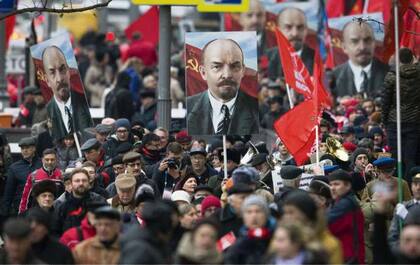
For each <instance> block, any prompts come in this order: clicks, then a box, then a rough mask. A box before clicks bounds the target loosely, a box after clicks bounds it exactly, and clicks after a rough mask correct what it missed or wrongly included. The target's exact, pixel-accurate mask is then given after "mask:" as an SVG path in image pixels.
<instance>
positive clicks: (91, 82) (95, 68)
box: [84, 63, 112, 107]
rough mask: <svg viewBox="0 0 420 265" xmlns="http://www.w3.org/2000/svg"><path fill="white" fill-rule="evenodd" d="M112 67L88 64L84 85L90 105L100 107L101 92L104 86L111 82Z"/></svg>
mask: <svg viewBox="0 0 420 265" xmlns="http://www.w3.org/2000/svg"><path fill="white" fill-rule="evenodd" d="M111 77H112V68H111V67H110V66H109V65H105V66H100V65H99V64H97V63H95V64H92V65H90V66H89V68H88V70H87V72H86V76H85V80H84V85H85V88H86V92H87V93H88V95H89V96H90V97H89V98H90V106H92V107H100V106H101V99H102V94H103V93H104V90H105V88H107V87H108V86H109V85H110V84H111V79H112V78H111Z"/></svg>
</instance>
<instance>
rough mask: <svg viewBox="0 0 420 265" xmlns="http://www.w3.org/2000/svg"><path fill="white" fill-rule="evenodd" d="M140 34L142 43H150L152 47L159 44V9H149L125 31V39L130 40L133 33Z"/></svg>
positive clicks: (155, 7) (154, 7)
mask: <svg viewBox="0 0 420 265" xmlns="http://www.w3.org/2000/svg"><path fill="white" fill-rule="evenodd" d="M136 32H137V33H140V34H141V39H142V40H143V41H146V42H149V43H152V44H153V45H154V47H156V45H157V44H158V43H159V9H158V7H157V6H153V7H151V8H150V9H149V10H147V11H146V12H145V13H144V14H142V15H141V16H140V17H139V18H138V19H137V20H135V21H134V22H133V23H131V24H130V25H129V26H128V27H127V28H126V29H125V30H124V33H125V36H126V37H127V39H130V40H132V36H133V34H134V33H136Z"/></svg>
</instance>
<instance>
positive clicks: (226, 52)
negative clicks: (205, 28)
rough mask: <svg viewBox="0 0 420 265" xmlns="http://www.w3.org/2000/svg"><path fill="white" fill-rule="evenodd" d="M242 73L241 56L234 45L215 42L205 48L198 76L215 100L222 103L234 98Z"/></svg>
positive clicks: (229, 42) (223, 41)
mask: <svg viewBox="0 0 420 265" xmlns="http://www.w3.org/2000/svg"><path fill="white" fill-rule="evenodd" d="M244 73H245V68H244V64H243V54H242V51H241V49H240V48H239V47H238V45H237V44H236V43H234V42H233V41H231V40H215V41H213V42H212V43H210V44H209V45H208V46H207V48H206V49H205V51H204V53H203V65H201V66H200V74H201V77H202V78H203V79H204V80H205V81H207V86H208V88H209V89H210V92H211V93H212V95H213V96H214V97H215V98H217V99H218V100H220V101H223V102H227V101H229V100H231V99H232V98H234V97H235V95H236V93H237V92H238V89H239V86H240V84H241V80H242V78H243V77H244Z"/></svg>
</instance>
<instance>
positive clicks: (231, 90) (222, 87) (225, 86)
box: [217, 79, 239, 101]
mask: <svg viewBox="0 0 420 265" xmlns="http://www.w3.org/2000/svg"><path fill="white" fill-rule="evenodd" d="M238 89H239V84H238V83H236V82H235V81H233V80H231V79H226V80H223V81H221V82H219V83H218V84H217V95H218V96H219V97H220V98H221V99H222V100H225V101H228V100H231V99H232V98H234V97H235V96H236V93H237V92H238Z"/></svg>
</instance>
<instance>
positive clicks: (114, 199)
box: [106, 194, 136, 213]
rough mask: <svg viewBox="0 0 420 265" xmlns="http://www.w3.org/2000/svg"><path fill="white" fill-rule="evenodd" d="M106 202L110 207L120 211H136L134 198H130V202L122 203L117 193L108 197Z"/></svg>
mask: <svg viewBox="0 0 420 265" xmlns="http://www.w3.org/2000/svg"><path fill="white" fill-rule="evenodd" d="M106 202H107V203H108V204H109V205H111V206H112V208H115V209H117V210H118V211H120V213H134V212H135V211H136V201H135V200H134V199H132V200H131V202H130V204H128V205H123V204H122V203H121V201H120V198H119V197H118V194H117V195H115V196H114V197H112V198H109V199H108V200H106Z"/></svg>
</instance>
